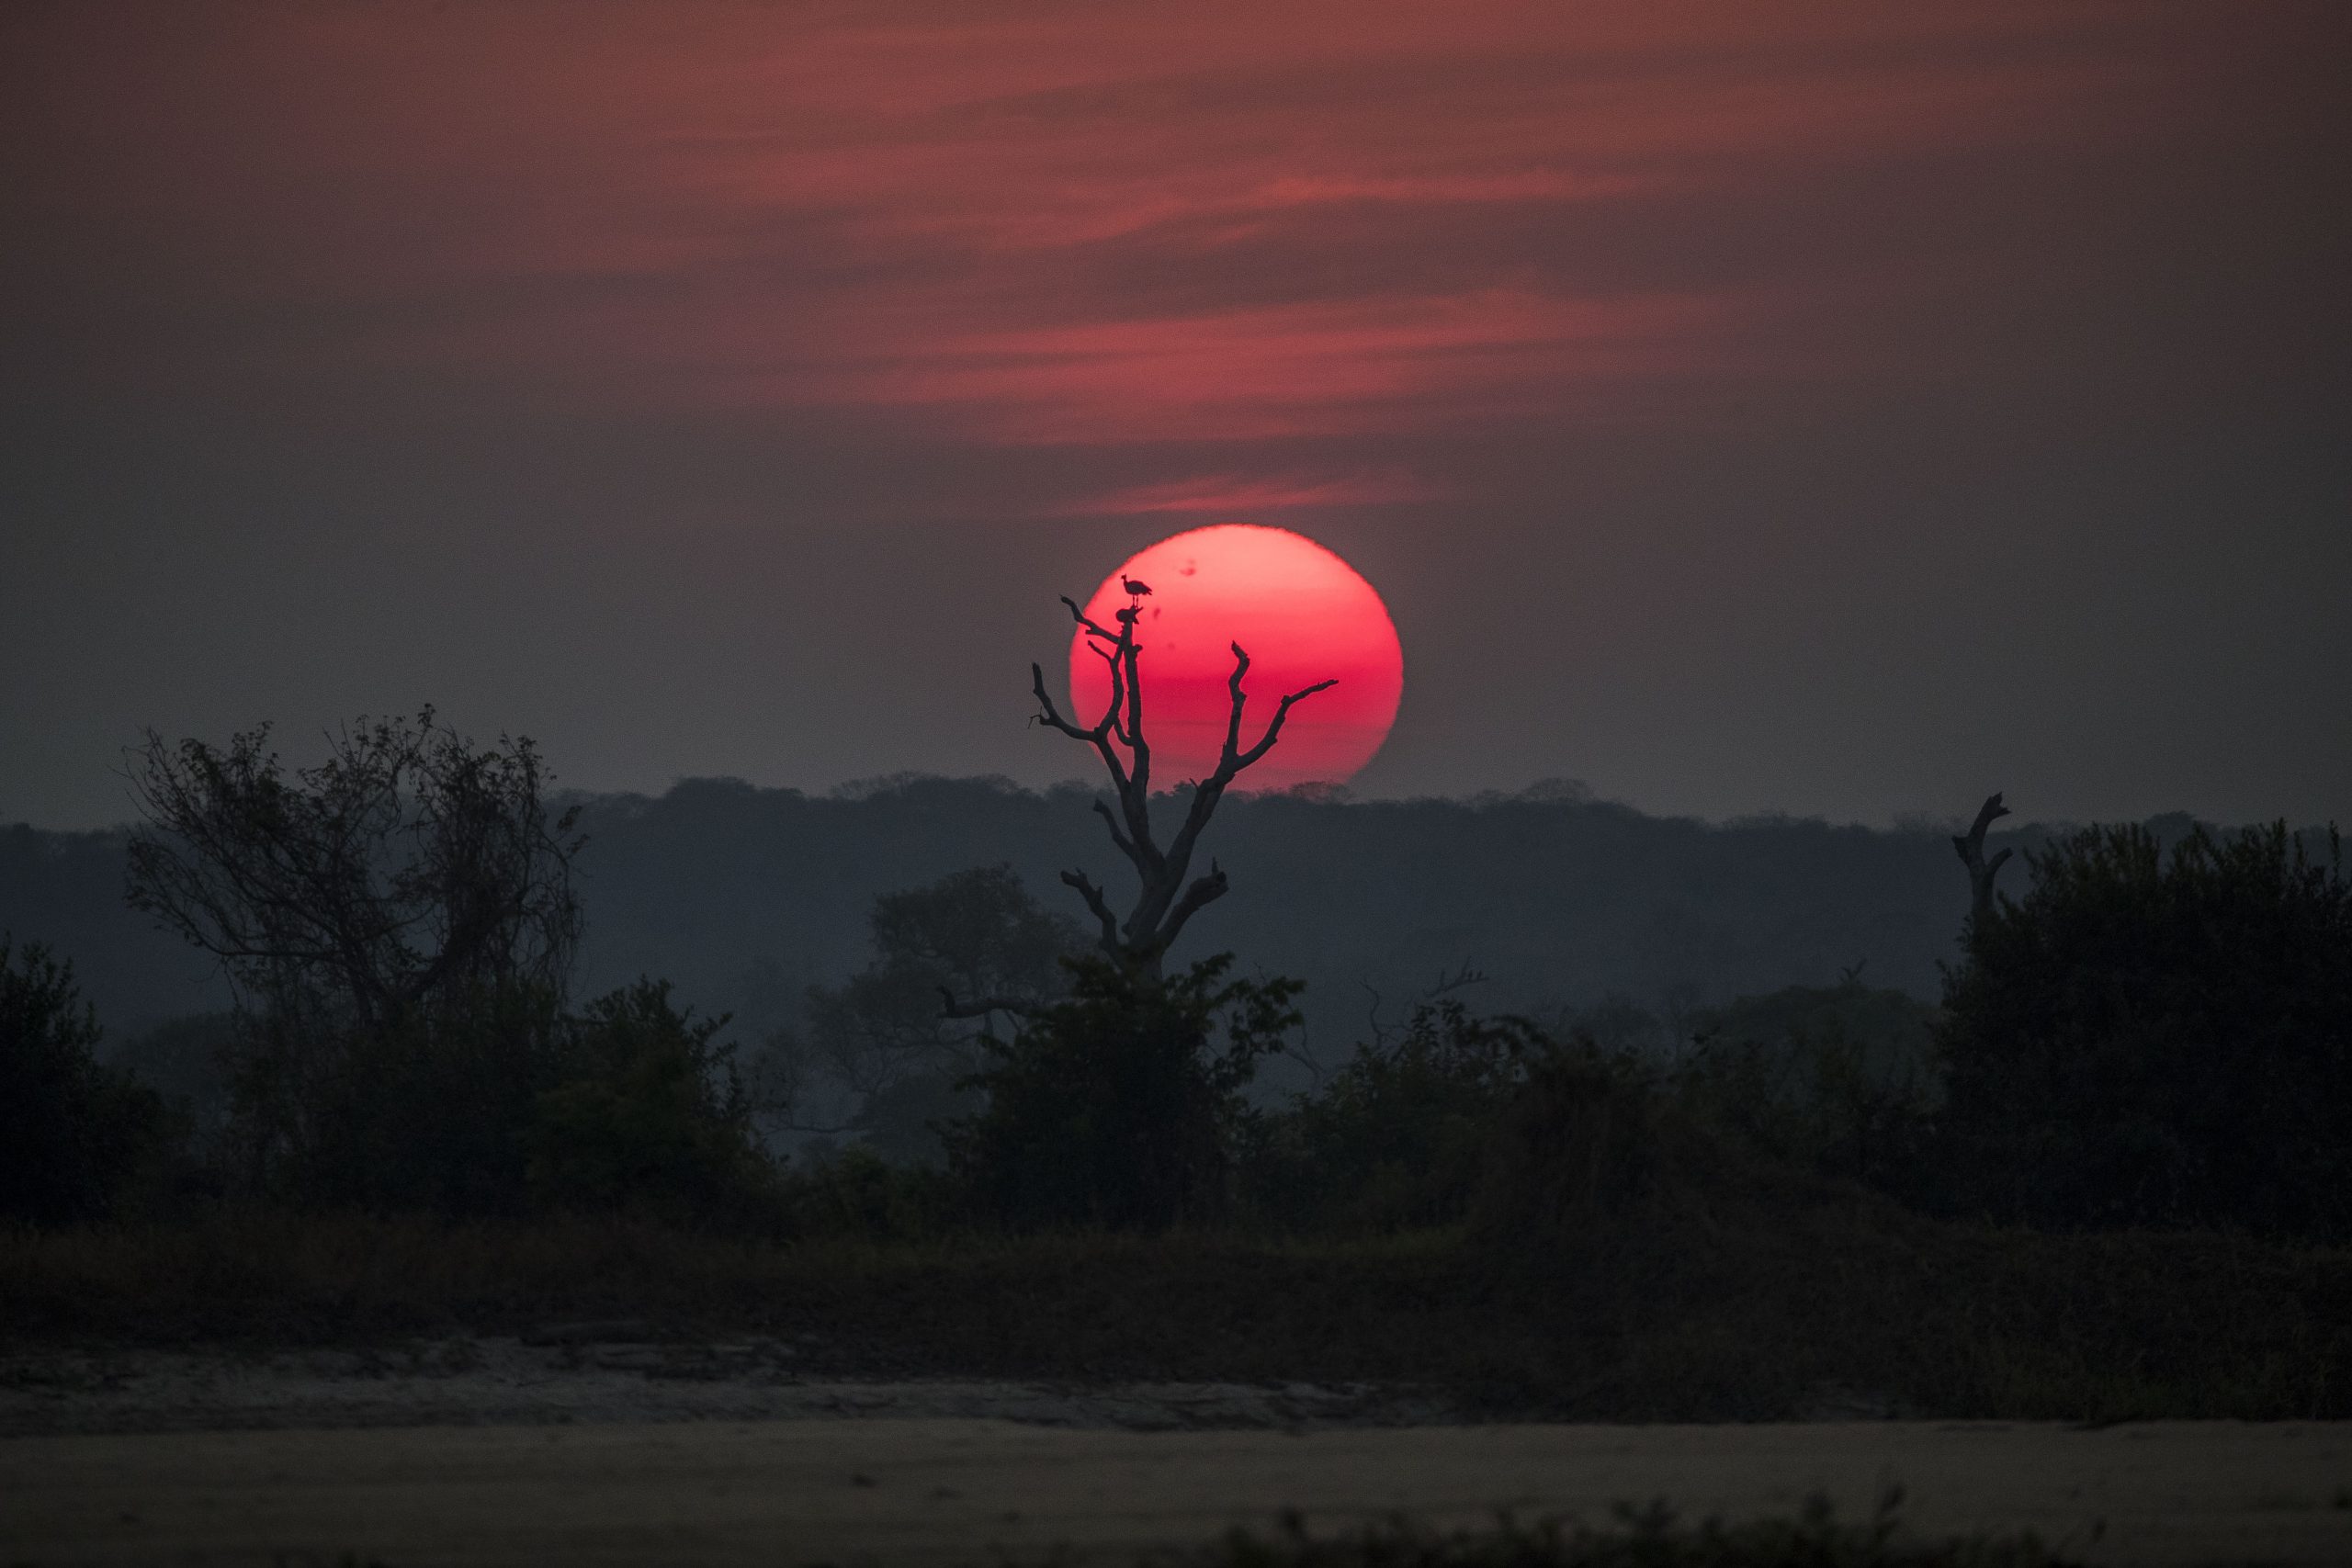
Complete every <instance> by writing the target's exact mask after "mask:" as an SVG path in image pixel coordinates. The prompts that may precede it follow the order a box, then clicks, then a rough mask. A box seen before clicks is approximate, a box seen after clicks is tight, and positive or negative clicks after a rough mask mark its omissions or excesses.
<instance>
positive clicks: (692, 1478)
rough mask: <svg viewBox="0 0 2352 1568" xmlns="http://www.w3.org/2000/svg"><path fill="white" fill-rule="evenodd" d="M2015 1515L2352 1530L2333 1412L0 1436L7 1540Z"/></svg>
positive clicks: (2278, 1531)
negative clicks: (1749, 1421)
mask: <svg viewBox="0 0 2352 1568" xmlns="http://www.w3.org/2000/svg"><path fill="white" fill-rule="evenodd" d="M1890 1481H1896V1482H1900V1483H1902V1484H1903V1485H1904V1486H1905V1488H1906V1489H1907V1492H1908V1495H1909V1498H1910V1501H1909V1503H1908V1505H1907V1506H1906V1507H1905V1513H1904V1517H1905V1519H1906V1520H1907V1521H1909V1523H1910V1525H1911V1526H1912V1528H1914V1529H1917V1530H1918V1531H1920V1532H1922V1533H1947V1532H1960V1531H1975V1530H1986V1529H2014V1528H2030V1529H2035V1530H2037V1531H2039V1532H2041V1534H2042V1535H2043V1537H2044V1538H2045V1539H2046V1540H2055V1541H2058V1542H2060V1543H2062V1544H2063V1545H2064V1546H2065V1547H2067V1548H2069V1549H2070V1550H2073V1551H2079V1552H2081V1553H2082V1554H2083V1555H2085V1556H2087V1557H2090V1558H2092V1559H2094V1560H2097V1561H2103V1562H2204V1561H2211V1560H2214V1559H2220V1558H2227V1559H2230V1560H2235V1561H2244V1560H2247V1559H2255V1560H2260V1561H2266V1562H2346V1561H2352V1506H2346V1500H2345V1498H2344V1495H2343V1493H2342V1489H2343V1488H2345V1487H2346V1486H2347V1485H2352V1430H2347V1429H2346V1428H2345V1427H2332V1426H2316V1425H2286V1426H2270V1427H2250V1426H2238V1425H2232V1424H2226V1423H2194V1424H2191V1423H2184V1424H2177V1425H2174V1424H2165V1425H2151V1426H2134V1427H2112V1428H2108V1429H2105V1430H2098V1431H2078V1430H2067V1429H2064V1428H2060V1427H2047V1426H2000V1425H1983V1424H1951V1425H1937V1424H1930V1423H1920V1422H1852V1423H1825V1424H1815V1425H1807V1426H1781V1427H1770V1426H1749V1427H1540V1426H1526V1427H1493V1426H1485V1427H1473V1426H1456V1427H1357V1428H1327V1429H1323V1430H1320V1431H1300V1432H1295V1433H1283V1432H1264V1431H1222V1432H1131V1431H1121V1430H1103V1429H1069V1428H1053V1427H1035V1426H1023V1425H1020V1424H1016V1423H1012V1422H1005V1421H962V1420H941V1419H895V1420H894V1419H883V1420H865V1421H857V1420H841V1419H838V1418H835V1419H830V1420H797V1421H768V1422H756V1423H732V1422H717V1421H706V1422H693V1423H636V1422H631V1423H616V1424H611V1425H605V1426H572V1427H548V1426H537V1427H468V1428H447V1427H409V1428H396V1429H349V1428H346V1429H342V1430H331V1431H274V1432H262V1431H245V1432H215V1433H146V1434H132V1435H116V1436H76V1437H53V1438H10V1439H6V1440H0V1542H5V1547H6V1558H7V1559H8V1560H11V1561H17V1562H104V1563H133V1562H137V1563H145V1562H205V1563H287V1564H296V1563H304V1562H334V1561H336V1560H337V1559H338V1558H339V1557H341V1556H342V1554H344V1553H346V1552H349V1553H355V1554H356V1555H357V1557H358V1559H359V1560H361V1561H368V1560H375V1561H380V1562H386V1563H390V1564H396V1565H397V1564H417V1563H484V1564H488V1563H500V1564H504V1563H518V1564H519V1563H589V1564H595V1563H624V1562H630V1563H634V1562H673V1563H714V1564H716V1563H738V1562H741V1563H760V1564H763V1565H775V1564H788V1563H795V1562H816V1561H836V1562H877V1563H936V1562H995V1561H997V1560H998V1554H999V1553H1000V1552H1001V1551H1012V1552H1017V1553H1022V1554H1024V1555H1028V1556H1032V1557H1035V1556H1039V1555H1042V1554H1043V1553H1045V1552H1046V1551H1047V1550H1048V1549H1050V1548H1052V1547H1054V1546H1056V1545H1057V1544H1064V1545H1069V1546H1071V1547H1074V1548H1077V1549H1079V1550H1080V1551H1082V1552H1084V1553H1085V1554H1086V1556H1087V1557H1088V1558H1089V1559H1090V1560H1091V1559H1093V1558H1095V1557H1096V1556H1097V1555H1111V1556H1113V1557H1114V1559H1115V1557H1116V1556H1117V1555H1119V1554H1123V1553H1125V1552H1130V1551H1133V1550H1134V1549H1136V1548H1145V1547H1166V1546H1171V1545H1184V1544H1190V1543H1196V1542H1199V1541H1202V1540H1206V1539H1208V1538H1209V1537H1211V1536H1212V1535H1214V1534H1215V1533H1216V1531H1217V1530H1218V1529H1221V1528H1222V1527H1224V1526H1227V1525H1230V1524H1250V1525H1264V1524H1266V1523H1268V1522H1269V1521H1271V1520H1272V1518H1273V1517H1275V1516H1276V1514H1277V1512H1278V1511H1279V1510H1281V1509H1283V1508H1285V1507H1296V1508H1299V1509H1302V1510H1304V1511H1305V1512H1306V1515H1307V1517H1308V1519H1309V1521H1310V1523H1311V1524H1316V1525H1322V1526H1338V1525H1341V1524H1345V1523H1348V1522H1351V1521H1361V1520H1365V1519H1370V1518H1374V1517H1381V1516H1383V1515H1385V1514H1386V1513H1388V1512H1390V1511H1393V1510H1397V1509H1405V1510H1409V1511H1411V1512H1413V1513H1415V1514H1418V1515H1420V1516H1423V1517H1430V1518H1439V1519H1456V1520H1467V1519H1473V1518H1476V1517H1481V1516H1483V1515H1485V1514H1486V1513H1487V1511H1488V1510H1491V1509H1493V1508H1496V1507H1498V1506H1507V1507H1510V1508H1512V1509H1514V1510H1517V1511H1518V1512H1519V1513H1521V1515H1522V1516H1527V1515H1535V1514H1543V1513H1575V1514H1578V1515H1581V1516H1582V1517H1587V1518H1589V1519H1600V1518H1605V1517H1607V1514H1608V1510H1609V1507H1610V1506H1611V1504H1612V1503H1615V1502H1617V1501H1620V1500H1641V1499H1648V1498H1654V1497H1661V1496H1663V1497H1667V1498H1670V1499H1673V1500H1674V1501H1675V1502H1676V1503H1677V1504H1679V1506H1680V1507H1681V1508H1682V1509H1683V1510H1684V1511H1685V1512H1686V1514H1689V1515H1692V1516H1705V1515H1710V1514H1720V1515H1723V1516H1724V1517H1747V1516H1755V1515H1764V1514H1778V1513H1787V1512H1790V1511H1792V1510H1794V1509H1795V1508H1796V1507H1797V1506H1799V1505H1800V1504H1801V1502H1802V1500H1803V1499H1804V1497H1805V1496H1806V1495H1808V1494H1809V1493H1812V1492H1815V1491H1816V1490H1819V1491H1824V1492H1826V1493H1827V1494H1828V1495H1831V1496H1832V1497H1833V1498H1835V1499H1837V1500H1838V1502H1839V1503H1840V1505H1841V1506H1842V1507H1845V1508H1850V1509H1852V1510H1855V1511H1856V1512H1858V1513H1865V1514H1866V1513H1867V1512H1868V1510H1869V1508H1870V1506H1871V1501H1872V1499H1873V1497H1874V1496H1875V1495H1877V1494H1878V1492H1879V1490H1880V1489H1881V1488H1882V1487H1883V1486H1884V1485H1885V1484H1886V1483H1889V1482H1890Z"/></svg>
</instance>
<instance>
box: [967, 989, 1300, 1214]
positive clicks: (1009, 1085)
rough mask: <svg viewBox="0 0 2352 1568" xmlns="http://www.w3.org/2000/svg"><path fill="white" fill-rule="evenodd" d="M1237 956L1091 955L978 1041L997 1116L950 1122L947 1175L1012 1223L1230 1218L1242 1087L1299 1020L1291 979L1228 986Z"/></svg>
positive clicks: (982, 1075)
mask: <svg viewBox="0 0 2352 1568" xmlns="http://www.w3.org/2000/svg"><path fill="white" fill-rule="evenodd" d="M1231 965H1232V958H1231V955H1230V954H1223V953H1221V954H1218V955H1217V956H1216V957H1214V958H1207V959H1204V960H1202V961H1201V962H1199V963H1197V964H1193V965H1192V966H1191V967H1190V968H1188V969H1186V970H1184V971H1182V973H1180V974H1177V975H1174V976H1148V975H1143V974H1139V973H1137V972H1136V970H1135V969H1133V968H1131V967H1129V966H1127V965H1125V964H1116V963H1113V962H1111V961H1110V960H1109V959H1107V958H1101V957H1094V956H1091V955H1090V956H1088V957H1086V958H1083V959H1079V960H1075V961H1072V962H1071V964H1069V975H1070V991H1069V996H1068V997H1066V998H1063V999H1061V1000H1059V1001H1057V1002H1055V1003H1053V1004H1051V1005H1050V1006H1048V1007H1046V1008H1045V1009H1043V1010H1040V1011H1038V1012H1036V1013H1035V1014H1034V1015H1032V1016H1031V1017H1030V1018H1029V1019H1028V1020H1027V1021H1026V1022H1025V1023H1024V1024H1023V1028H1022V1030H1021V1032H1019V1033H1018V1034H1017V1035H1015V1036H1014V1037H1013V1038H1012V1039H1011V1040H1009V1041H999V1040H991V1039H987V1038H985V1037H984V1038H983V1040H982V1042H981V1045H982V1048H983V1049H984V1050H985V1051H986V1052H987V1053H988V1055H989V1066H986V1067H984V1068H983V1069H982V1070H981V1071H980V1072H979V1073H978V1074H976V1075H975V1076H974V1077H973V1079H972V1081H973V1083H974V1084H975V1085H976V1086H977V1087H978V1088H980V1089H985V1090H986V1091H987V1094H988V1106H987V1109H986V1110H984V1111H980V1112H979V1113H978V1114H977V1115H975V1116H972V1117H969V1118H967V1119H966V1120H964V1121H962V1122H957V1123H956V1124H954V1125H952V1126H951V1127H949V1128H948V1129H947V1134H948V1139H947V1146H948V1153H949V1157H950V1160H951V1162H952V1166H953V1168H954V1169H955V1170H956V1173H957V1174H958V1175H959V1176H961V1177H962V1178H963V1179H965V1181H966V1182H967V1184H968V1185H969V1187H970V1189H971V1190H972V1192H973V1194H974V1195H975V1197H976V1198H977V1200H978V1201H979V1203H980V1204H981V1205H982V1207H983V1208H984V1209H985V1210H986V1211H987V1212H989V1213H991V1214H993V1215H995V1216H996V1217H998V1218H1000V1219H1001V1220H1003V1221H1005V1222H1006V1223H1008V1224H1014V1225H1017V1226H1024V1227H1026V1226H1039V1225H1107V1226H1113V1227H1117V1228H1128V1229H1147V1230H1153V1229H1160V1228H1163V1227H1165V1226H1168V1225H1171V1224H1178V1223H1180V1222H1201V1221H1205V1220H1209V1219H1212V1218H1215V1217H1216V1216H1217V1215H1219V1214H1221V1213H1223V1212H1224V1210H1225V1208H1226V1203H1227V1177H1228V1172H1229V1169H1230V1166H1231V1161H1232V1149H1233V1144H1234V1139H1235V1135H1236V1133H1237V1131H1238V1127H1239V1124H1240V1122H1241V1120H1242V1117H1243V1115H1244V1106H1243V1102H1242V1099H1241V1089H1242V1087H1243V1086H1244V1085H1246V1084H1247V1083H1248V1082H1249V1081H1250V1077H1251V1075H1252V1074H1253V1073H1254V1072H1255V1070H1256V1066H1257V1061H1258V1058H1259V1057H1260V1056H1261V1055H1265V1054H1266V1053H1267V1052H1269V1051H1272V1050H1274V1049H1277V1048H1278V1047H1279V1046H1280V1045H1281V1043H1282V1041H1283V1037H1284V1036H1285V1035H1286V1034H1287V1033H1288V1032H1290V1031H1291V1030H1293V1029H1295V1028H1296V1027H1297V1025H1298V1013H1297V1011H1296V1010H1295V1008H1294V1006H1293V1005H1292V1003H1293V999H1294V998H1295V997H1296V996H1297V994H1298V991H1299V989H1300V987H1299V986H1298V983H1297V982H1295V981H1292V980H1283V979H1273V980H1227V978H1226V977H1225V976H1226V972H1227V969H1229V968H1230V967H1231Z"/></svg>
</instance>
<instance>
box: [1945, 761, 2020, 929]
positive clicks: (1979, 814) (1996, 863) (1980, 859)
mask: <svg viewBox="0 0 2352 1568" xmlns="http://www.w3.org/2000/svg"><path fill="white" fill-rule="evenodd" d="M2008 814H2009V808H2008V807H2006V806H2004V805H2002V804H2001V792H2000V791H1998V790H1995V791H1994V792H1993V793H1992V794H1991V795H1986V796H1985V804H1984V805H1982V806H1980V807H1977V808H1976V820H1975V822H1974V823H1973V824H1972V825H1971V826H1970V828H1969V829H1968V831H1967V832H1965V833H1961V834H1955V835H1954V836H1953V838H1952V840H1951V847H1952V849H1953V851H1954V852H1956V853H1958V854H1959V856H1960V863H1961V864H1962V865H1964V866H1966V867H1967V868H1968V894H1969V903H1968V915H1969V919H1970V921H1971V923H1972V924H1973V925H1976V926H1982V925H1983V924H1984V923H1985V919H1987V918H1988V917H1989V916H1990V915H1991V914H1992V912H1993V882H1994V878H1996V877H1997V876H1998V875H2000V874H2001V866H2002V863H2004V862H2006V861H2007V859H2008V858H2009V854H2010V852H2009V851H2007V850H2003V851H2002V852H2000V853H1999V854H1996V855H1995V856H1994V857H1993V858H1992V859H1991V860H1989V861H1988V860H1986V859H1985V829H1989V828H1990V827H1992V826H1993V824H1994V823H1995V822H1996V820H1998V819H1999V818H2003V817H2007V815H2008Z"/></svg>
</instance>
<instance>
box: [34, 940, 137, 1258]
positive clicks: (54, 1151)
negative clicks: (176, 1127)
mask: <svg viewBox="0 0 2352 1568" xmlns="http://www.w3.org/2000/svg"><path fill="white" fill-rule="evenodd" d="M98 1039H99V1031H98V1023H97V1019H96V1015H95V1014H94V1013H93V1012H92V1011H91V1010H90V1007H89V1005H88V1004H87V1003H85V1002H84V1001H83V1000H82V998H81V993H80V991H79V990H78V989H77V988H76V987H75V986H74V966H73V965H72V964H61V963H59V962H58V961H57V960H56V959H54V958H52V957H51V955H50V953H49V952H48V950H47V949H46V948H43V947H42V946H40V944H39V943H38V942H28V943H26V944H25V945H24V946H23V947H22V948H18V947H17V945H16V943H15V942H14V941H13V939H12V938H10V937H8V936H6V935H0V1218H6V1219H11V1220H24V1221H30V1222H31V1223H33V1224H64V1223H67V1222H70V1221H74V1220H85V1219H93V1218H96V1217H99V1216H102V1215H105V1214H107V1213H109V1212H111V1211H112V1210H113V1209H114V1208H115V1207H116V1205H117V1203H118V1202H119V1200H120V1198H121V1197H122V1195H123V1192H124V1190H125V1188H126V1186H127V1185H128V1183H129V1181H130V1178H131V1177H132V1175H133V1174H134V1173H135V1171H136V1169H137V1168H138V1166H139V1164H140V1162H141V1159H142V1158H143V1157H144V1156H146V1155H147V1154H148V1153H149V1152H150V1151H151V1150H153V1147H154V1146H155V1145H156V1143H157V1141H158V1139H159V1138H160V1135H161V1133H162V1130H163V1125H164V1117H163V1104H162V1101H161V1100H158V1099H157V1098H156V1097H155V1096H154V1095H153V1094H152V1093H150V1092H149V1091H147V1090H145V1089H141V1088H139V1087H138V1086H137V1085H135V1084H132V1083H131V1082H130V1081H129V1080H127V1079H125V1078H123V1077H120V1076H119V1075H118V1074H115V1073H112V1072H109V1071H108V1070H107V1068H105V1067H103V1066H100V1065H99V1064H98V1062H97V1061H96V1058H95V1057H94V1056H93V1055H91V1050H92V1047H94V1046H95V1045H96V1044H97V1043H98Z"/></svg>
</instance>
